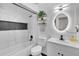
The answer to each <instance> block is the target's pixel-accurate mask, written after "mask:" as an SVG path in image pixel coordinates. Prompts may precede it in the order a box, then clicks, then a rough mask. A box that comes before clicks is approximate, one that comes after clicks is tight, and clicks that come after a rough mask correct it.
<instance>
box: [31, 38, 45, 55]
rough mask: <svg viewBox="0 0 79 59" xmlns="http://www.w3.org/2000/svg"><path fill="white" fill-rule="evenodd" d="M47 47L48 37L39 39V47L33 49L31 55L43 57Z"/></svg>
mask: <svg viewBox="0 0 79 59" xmlns="http://www.w3.org/2000/svg"><path fill="white" fill-rule="evenodd" d="M45 45H46V37H39V39H38V40H37V45H36V46H34V47H33V48H31V54H32V55H33V56H39V55H41V53H42V50H43V48H44V47H45Z"/></svg>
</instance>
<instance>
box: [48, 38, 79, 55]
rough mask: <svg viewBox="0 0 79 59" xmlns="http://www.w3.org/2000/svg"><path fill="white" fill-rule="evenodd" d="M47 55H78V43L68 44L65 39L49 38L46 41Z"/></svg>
mask: <svg viewBox="0 0 79 59" xmlns="http://www.w3.org/2000/svg"><path fill="white" fill-rule="evenodd" d="M47 55H48V56H79V44H74V45H72V44H70V43H69V42H67V41H62V40H58V39H56V38H50V39H48V41H47Z"/></svg>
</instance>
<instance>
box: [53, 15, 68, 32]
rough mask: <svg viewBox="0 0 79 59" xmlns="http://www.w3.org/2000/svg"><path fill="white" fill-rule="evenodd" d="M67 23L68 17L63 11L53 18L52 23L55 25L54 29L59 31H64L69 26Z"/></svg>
mask: <svg viewBox="0 0 79 59" xmlns="http://www.w3.org/2000/svg"><path fill="white" fill-rule="evenodd" d="M68 24H69V18H68V16H67V15H65V14H64V13H60V14H58V15H57V16H56V17H55V18H54V23H53V25H54V27H55V30H57V31H59V32H64V31H65V30H67V29H68V26H69V25H68Z"/></svg>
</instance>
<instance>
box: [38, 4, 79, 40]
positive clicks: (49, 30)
mask: <svg viewBox="0 0 79 59" xmlns="http://www.w3.org/2000/svg"><path fill="white" fill-rule="evenodd" d="M57 5H59V4H57V3H55V4H54V3H50V4H49V3H47V4H39V7H41V9H42V10H44V11H45V12H46V13H47V26H46V31H45V33H44V35H46V37H47V36H48V37H49V36H51V37H56V38H57V37H58V38H59V36H60V33H58V32H56V31H55V30H54V28H53V22H52V21H53V20H54V17H55V16H56V15H57V14H58V13H59V12H55V10H54V8H55V6H57ZM78 6H79V4H74V3H73V4H70V5H69V8H68V9H66V10H64V11H63V12H64V13H66V14H68V16H69V17H70V20H71V25H70V28H69V30H68V32H66V33H65V34H64V37H65V39H69V36H71V35H76V34H75V33H74V32H76V29H75V24H77V23H79V21H78V18H79V17H78V9H79V7H78Z"/></svg>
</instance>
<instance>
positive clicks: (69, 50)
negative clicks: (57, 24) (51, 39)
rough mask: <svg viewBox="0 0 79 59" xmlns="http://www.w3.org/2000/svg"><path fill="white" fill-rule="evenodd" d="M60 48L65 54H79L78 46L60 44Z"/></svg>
mask: <svg viewBox="0 0 79 59" xmlns="http://www.w3.org/2000/svg"><path fill="white" fill-rule="evenodd" d="M58 48H59V49H60V50H61V51H62V52H61V56H62V54H63V55H64V56H79V50H78V49H77V48H73V47H69V46H65V45H59V46H58Z"/></svg>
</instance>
